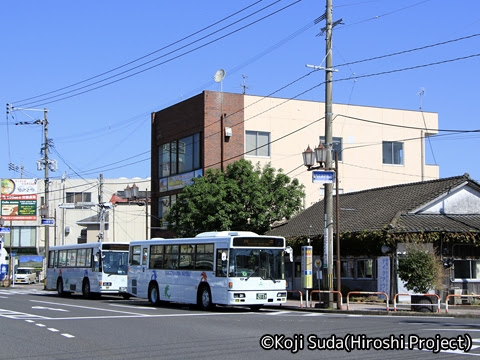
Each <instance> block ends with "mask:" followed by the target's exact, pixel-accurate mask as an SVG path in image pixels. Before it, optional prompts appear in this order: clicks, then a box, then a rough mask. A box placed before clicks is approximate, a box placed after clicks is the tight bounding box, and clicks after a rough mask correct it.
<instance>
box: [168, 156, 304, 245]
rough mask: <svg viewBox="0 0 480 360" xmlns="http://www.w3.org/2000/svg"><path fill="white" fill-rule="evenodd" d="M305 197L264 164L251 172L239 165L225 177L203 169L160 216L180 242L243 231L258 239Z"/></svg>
mask: <svg viewBox="0 0 480 360" xmlns="http://www.w3.org/2000/svg"><path fill="white" fill-rule="evenodd" d="M304 196H305V193H304V191H303V185H301V184H299V182H298V180H297V179H293V180H291V181H290V178H289V177H288V176H287V175H285V174H283V173H282V170H281V169H280V170H279V171H278V173H277V172H276V170H275V169H274V168H272V167H271V165H270V164H268V165H266V166H265V167H264V168H263V169H261V168H260V165H257V166H256V167H255V168H254V166H253V165H252V163H251V162H250V161H247V160H244V159H242V160H239V161H236V162H234V163H231V164H229V165H228V166H227V168H226V170H225V172H222V171H221V170H219V169H209V170H207V171H206V172H205V174H204V176H203V177H200V178H196V179H194V180H193V184H192V185H190V186H187V187H185V188H184V189H183V192H182V193H181V194H179V196H178V198H177V201H176V202H175V203H174V204H173V205H172V206H171V208H170V211H169V212H168V214H167V215H166V220H167V221H168V222H169V224H170V225H169V228H170V229H173V230H175V232H176V233H177V234H182V235H183V236H193V235H195V234H197V233H198V232H201V231H222V230H244V231H253V232H256V233H259V234H263V233H265V232H266V231H268V230H270V228H271V225H272V224H273V223H274V222H275V221H280V220H282V219H288V218H290V217H291V216H292V215H294V214H295V213H297V212H298V211H299V210H300V209H301V208H302V199H303V197H304Z"/></svg>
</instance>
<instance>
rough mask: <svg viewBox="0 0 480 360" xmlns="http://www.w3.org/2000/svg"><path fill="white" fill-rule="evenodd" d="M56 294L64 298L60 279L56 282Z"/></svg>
mask: <svg viewBox="0 0 480 360" xmlns="http://www.w3.org/2000/svg"><path fill="white" fill-rule="evenodd" d="M57 294H58V296H64V295H65V293H64V291H63V281H62V278H59V279H58V280H57Z"/></svg>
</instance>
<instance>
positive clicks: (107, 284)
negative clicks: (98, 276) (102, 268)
mask: <svg viewBox="0 0 480 360" xmlns="http://www.w3.org/2000/svg"><path fill="white" fill-rule="evenodd" d="M103 286H112V283H111V282H103Z"/></svg>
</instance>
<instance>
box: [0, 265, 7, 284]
mask: <svg viewBox="0 0 480 360" xmlns="http://www.w3.org/2000/svg"><path fill="white" fill-rule="evenodd" d="M7 274H8V264H2V265H0V280H4V279H5V278H6V277H7Z"/></svg>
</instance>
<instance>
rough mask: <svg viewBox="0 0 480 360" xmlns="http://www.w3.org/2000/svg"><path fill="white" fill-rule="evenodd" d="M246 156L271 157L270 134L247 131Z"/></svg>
mask: <svg viewBox="0 0 480 360" xmlns="http://www.w3.org/2000/svg"><path fill="white" fill-rule="evenodd" d="M245 155H248V156H270V133H269V132H262V131H246V132H245Z"/></svg>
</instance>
